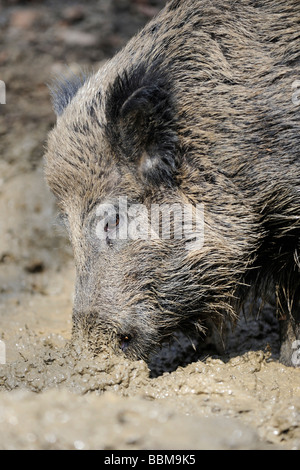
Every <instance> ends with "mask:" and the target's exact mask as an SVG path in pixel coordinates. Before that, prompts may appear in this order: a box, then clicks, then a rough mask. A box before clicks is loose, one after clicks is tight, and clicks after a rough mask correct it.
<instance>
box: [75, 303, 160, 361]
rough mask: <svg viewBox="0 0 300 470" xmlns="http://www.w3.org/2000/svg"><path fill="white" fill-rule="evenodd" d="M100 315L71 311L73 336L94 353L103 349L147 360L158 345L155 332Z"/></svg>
mask: <svg viewBox="0 0 300 470" xmlns="http://www.w3.org/2000/svg"><path fill="white" fill-rule="evenodd" d="M112 318H113V317H112V316H105V315H104V314H103V312H101V313H100V312H98V311H89V312H82V311H81V312H78V311H77V310H74V311H73V337H75V338H78V337H79V338H80V339H81V340H83V341H84V343H85V344H86V345H87V346H88V348H89V349H90V350H91V351H92V352H93V353H95V354H98V353H99V352H101V351H104V350H105V349H108V348H109V349H111V350H113V352H114V353H116V354H118V353H124V354H126V356H128V357H130V358H131V359H145V360H146V359H148V357H149V354H150V352H153V350H155V349H156V348H157V346H158V342H157V341H156V340H155V337H156V335H155V333H154V332H150V331H149V328H147V326H146V325H144V329H143V328H141V327H137V326H136V325H134V324H132V325H128V324H127V322H123V323H122V322H121V321H119V322H117V321H116V319H115V318H114V319H112Z"/></svg>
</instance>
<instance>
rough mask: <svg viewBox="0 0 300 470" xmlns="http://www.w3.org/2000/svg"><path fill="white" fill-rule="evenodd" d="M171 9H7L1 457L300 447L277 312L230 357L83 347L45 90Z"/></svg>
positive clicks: (247, 321) (189, 347)
mask: <svg viewBox="0 0 300 470" xmlns="http://www.w3.org/2000/svg"><path fill="white" fill-rule="evenodd" d="M163 4H164V2H163V1H162V0H160V1H159V0H157V1H148V0H140V1H137V0H136V1H121V0H118V1H112V0H110V1H109V0H101V1H98V2H92V1H88V2H82V3H78V2H76V3H75V2H72V1H69V2H63V3H62V4H61V3H59V2H57V3H56V2H53V1H52V2H50V1H49V2H47V1H45V2H42V1H36V2H22V3H21V2H18V1H4V2H2V4H1V6H0V44H1V47H0V79H1V80H3V81H4V82H5V84H6V104H5V105H0V214H1V221H0V341H1V342H0V359H1V358H2V359H3V358H5V361H4V360H2V361H0V362H5V363H3V364H0V423H1V426H0V448H1V449H85V450H86V449H132V450H134V449H274V448H276V449H299V448H300V368H289V367H285V366H283V365H281V364H280V363H279V362H278V360H277V358H278V350H279V329H278V321H277V319H276V315H275V311H274V307H273V306H272V305H265V306H263V305H257V304H254V305H253V306H251V305H247V306H246V308H245V316H244V315H242V316H241V320H240V322H239V324H238V325H237V327H236V329H235V330H234V331H231V329H230V328H229V330H228V338H227V342H226V347H224V345H223V344H222V342H220V340H219V339H218V338H217V340H216V335H215V333H214V334H212V335H211V337H210V338H209V339H208V340H207V341H206V342H204V341H203V339H202V338H200V339H197V338H191V339H188V338H184V337H182V336H181V335H178V337H177V338H176V340H174V341H173V343H171V344H168V345H164V347H163V348H162V350H161V351H160V352H159V353H158V354H157V355H155V356H153V357H152V358H151V360H150V362H149V363H148V364H146V363H145V362H144V361H136V362H134V361H129V360H128V359H126V358H125V357H124V356H122V355H115V353H114V352H113V351H111V350H110V347H109V344H108V345H106V347H105V348H104V350H103V351H102V353H101V354H99V356H97V357H94V356H92V355H91V353H90V352H89V351H88V349H87V347H86V345H85V344H84V342H83V341H80V339H77V340H76V341H74V340H72V338H71V329H72V323H71V312H72V301H73V289H74V278H75V273H74V265H73V259H72V252H71V248H70V246H69V243H68V241H67V239H66V235H65V234H64V233H63V232H62V231H61V229H60V227H59V226H58V225H57V222H56V207H55V201H54V200H53V198H52V196H51V194H50V193H49V191H48V189H47V188H46V185H45V183H44V179H43V160H42V156H43V146H44V142H45V139H46V135H47V132H48V130H50V128H51V127H52V125H53V124H54V120H55V117H54V114H53V112H52V109H51V103H50V100H49V93H48V90H47V87H46V85H45V83H46V82H47V81H48V80H49V77H50V76H51V75H52V74H54V73H59V72H60V71H61V70H63V68H64V67H65V63H67V64H68V65H70V67H71V68H72V70H74V71H76V70H78V68H79V66H80V67H83V68H84V67H88V68H89V69H91V68H94V69H97V67H98V66H99V65H100V64H101V62H102V61H103V60H105V59H107V58H108V57H110V56H111V55H113V53H114V52H115V51H116V50H117V49H119V48H120V47H121V46H122V45H123V44H124V43H125V42H126V41H127V40H128V39H129V38H130V37H131V35H132V34H133V33H134V32H135V31H136V30H137V29H139V28H141V27H142V25H143V24H144V23H145V22H146V21H147V20H148V19H150V18H151V17H152V15H153V14H155V12H156V11H158V10H159V9H160V8H161V7H162V5H163ZM216 343H217V345H218V347H217V348H216V347H215V344H216ZM1 346H5V351H4V350H3V348H2V350H1ZM1 351H2V353H1ZM4 352H5V354H4ZM4 356H5V357H4Z"/></svg>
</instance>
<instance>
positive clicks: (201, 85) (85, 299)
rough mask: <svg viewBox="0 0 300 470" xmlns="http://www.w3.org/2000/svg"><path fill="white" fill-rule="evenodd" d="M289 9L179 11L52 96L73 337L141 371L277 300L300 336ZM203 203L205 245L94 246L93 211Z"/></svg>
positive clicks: (224, 5) (294, 75) (178, 5)
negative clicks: (266, 298)
mask: <svg viewBox="0 0 300 470" xmlns="http://www.w3.org/2000/svg"><path fill="white" fill-rule="evenodd" d="M299 43H300V3H299V1H298V0H264V1H260V0H238V1H236V0H235V1H233V0H225V1H223V0H222V1H221V0H173V1H170V2H168V3H167V5H166V7H165V8H164V9H163V10H162V11H161V12H160V13H159V14H158V15H157V17H156V18H154V19H153V20H152V21H151V22H150V23H149V24H148V25H147V26H146V27H145V28H144V29H143V30H142V31H141V32H140V33H138V34H137V35H136V36H135V37H134V38H133V39H132V40H131V41H130V42H129V43H128V44H127V46H126V47H125V48H124V49H123V50H121V51H120V52H119V53H118V54H117V55H116V56H115V57H114V58H113V59H111V60H110V61H108V62H107V63H106V64H105V65H104V66H103V67H102V68H101V69H100V70H99V71H98V72H97V73H96V74H94V75H92V76H90V77H88V78H86V79H85V80H84V83H81V82H80V81H75V82H72V83H74V84H72V86H71V87H69V86H66V87H65V86H60V85H59V86H58V89H59V93H58V95H57V96H56V97H55V99H54V102H55V103H56V104H55V105H54V107H55V110H56V112H57V114H58V119H57V126H56V127H55V129H54V130H53V131H52V132H51V133H50V135H49V139H48V150H47V154H46V157H45V161H46V178H47V181H48V183H49V186H50V187H51V189H52V191H53V192H54V194H55V195H56V196H57V200H58V204H59V207H60V209H61V211H62V213H63V214H64V217H65V220H66V225H67V228H68V231H69V234H70V239H71V242H72V245H73V249H74V256H75V262H76V269H77V281H76V296H75V305H74V312H73V318H74V325H75V329H76V328H79V327H80V326H81V328H83V330H84V331H85V332H87V333H88V335H89V337H91V338H93V339H92V341H94V342H95V343H96V349H97V345H99V347H101V342H103V341H107V338H109V341H111V342H112V343H113V344H115V345H116V347H118V345H119V347H120V348H121V349H122V350H123V351H126V353H127V354H128V355H129V356H131V357H144V358H146V357H147V356H148V355H149V353H150V352H151V351H153V350H154V349H155V348H156V347H157V345H159V344H160V343H161V342H162V341H163V340H164V339H165V338H167V337H168V336H170V335H172V334H173V332H174V331H175V330H177V329H181V330H183V331H190V330H192V329H195V328H196V329H198V330H200V331H203V330H205V325H206V321H207V320H211V319H212V320H213V321H214V322H215V323H216V324H217V325H221V324H222V322H223V320H224V319H226V318H229V319H231V320H232V321H234V320H235V319H236V316H237V313H238V311H239V308H240V306H241V305H242V303H243V302H244V300H245V299H246V297H247V295H248V293H249V291H251V289H254V291H255V293H256V294H257V295H266V293H268V292H269V291H270V290H273V292H274V293H275V295H276V299H277V306H278V309H277V310H278V316H279V318H280V322H281V324H282V332H283V339H282V351H281V360H282V361H283V362H285V363H286V364H292V359H291V358H292V349H291V345H292V342H293V340H295V339H297V338H298V339H299V338H300V331H299V330H300V328H299V319H300V314H299V296H300V283H299V266H300V263H299V258H298V253H299V233H300V193H299V189H300V185H299V178H300V158H299V143H300V106H299V104H297V101H296V102H295V100H293V93H294V91H295V90H294V88H293V84H294V83H295V81H296V80H299V79H300V48H299ZM125 195H126V196H127V197H128V203H129V204H133V203H142V204H144V205H146V206H147V207H149V208H150V205H151V204H153V203H157V204H162V203H169V204H172V203H179V204H184V203H190V204H194V205H195V204H197V203H202V204H204V211H205V212H204V215H205V217H204V233H205V240H204V246H203V247H202V248H201V249H199V250H195V251H189V250H186V244H187V243H188V240H184V239H183V240H177V239H172V240H163V239H159V240H111V239H110V238H109V236H108V237H107V238H106V240H105V239H104V240H102V241H99V239H97V237H95V236H94V235H93V233H94V232H93V230H92V229H91V227H93V223H94V220H95V217H96V210H97V207H98V205H99V204H100V203H104V202H110V203H112V204H116V203H117V201H118V197H119V196H125Z"/></svg>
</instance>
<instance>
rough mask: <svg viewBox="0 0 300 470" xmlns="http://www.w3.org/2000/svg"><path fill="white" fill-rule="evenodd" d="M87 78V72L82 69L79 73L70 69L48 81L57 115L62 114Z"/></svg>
mask: <svg viewBox="0 0 300 470" xmlns="http://www.w3.org/2000/svg"><path fill="white" fill-rule="evenodd" d="M87 78H88V74H87V72H84V71H81V72H80V73H79V74H78V75H77V74H75V73H73V72H72V71H71V70H70V69H68V70H66V73H65V74H63V73H61V74H57V75H56V76H55V77H54V78H53V80H52V81H50V82H49V83H48V87H49V89H50V94H51V98H52V105H53V109H54V112H55V114H56V115H57V116H61V115H62V113H63V112H64V110H65V109H66V107H67V106H68V105H69V104H70V103H71V101H72V99H73V98H74V96H75V95H76V93H77V92H78V90H79V89H80V88H81V87H82V86H83V85H84V83H85V82H86V80H87Z"/></svg>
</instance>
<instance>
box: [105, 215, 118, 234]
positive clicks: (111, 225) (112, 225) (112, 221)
mask: <svg viewBox="0 0 300 470" xmlns="http://www.w3.org/2000/svg"><path fill="white" fill-rule="evenodd" d="M119 223H120V216H119V214H116V215H114V216H112V217H110V218H109V219H108V220H107V221H106V224H105V226H104V232H111V231H112V230H115V229H116V228H117V227H118V225H119Z"/></svg>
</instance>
